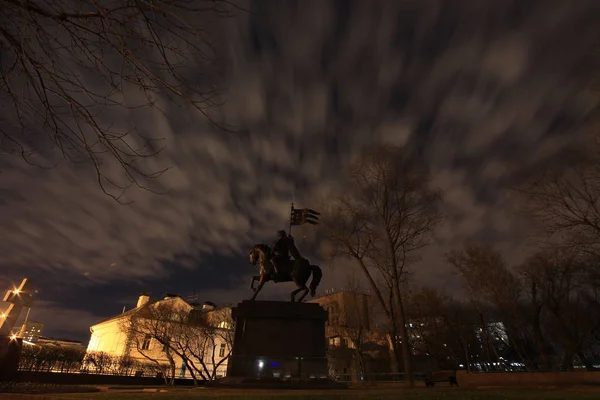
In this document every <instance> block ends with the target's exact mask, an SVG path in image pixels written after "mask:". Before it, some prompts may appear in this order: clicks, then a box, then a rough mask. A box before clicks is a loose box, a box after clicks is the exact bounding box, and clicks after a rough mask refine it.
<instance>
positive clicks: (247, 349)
mask: <svg viewBox="0 0 600 400" xmlns="http://www.w3.org/2000/svg"><path fill="white" fill-rule="evenodd" d="M232 316H233V319H234V321H235V336H234V342H233V349H232V353H231V356H230V358H229V360H228V363H227V377H226V378H224V380H223V382H222V383H226V382H227V381H229V382H232V383H234V382H237V383H242V382H246V383H250V382H256V381H263V382H267V381H270V382H273V383H276V382H280V381H291V380H293V381H309V380H314V381H315V382H316V381H324V380H327V372H328V371H327V356H326V339H325V322H326V321H327V311H325V310H324V309H323V308H322V307H321V306H320V305H319V304H316V303H291V302H282V301H250V300H246V301H243V302H241V303H239V304H238V305H237V307H235V308H234V309H233V310H232Z"/></svg>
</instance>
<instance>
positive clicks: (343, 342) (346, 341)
mask: <svg viewBox="0 0 600 400" xmlns="http://www.w3.org/2000/svg"><path fill="white" fill-rule="evenodd" d="M342 347H348V339H346V338H342Z"/></svg>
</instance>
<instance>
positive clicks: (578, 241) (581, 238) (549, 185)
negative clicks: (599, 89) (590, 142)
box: [517, 144, 600, 253]
mask: <svg viewBox="0 0 600 400" xmlns="http://www.w3.org/2000/svg"><path fill="white" fill-rule="evenodd" d="M588 147H590V148H592V149H594V150H596V154H595V155H593V156H582V157H581V158H580V159H579V160H577V162H574V163H572V165H570V166H567V167H564V168H561V169H560V170H557V169H550V170H548V171H546V173H545V174H543V175H542V176H539V177H537V178H536V179H535V180H533V181H531V182H527V183H526V184H524V185H522V187H520V188H518V190H517V193H518V194H519V195H520V196H518V197H519V198H520V199H521V200H522V201H523V203H522V204H523V206H524V207H523V209H524V211H526V212H527V213H529V214H530V215H533V216H534V219H535V220H536V221H537V222H538V225H539V227H540V232H539V235H538V236H541V237H542V238H543V239H544V240H545V241H549V242H550V243H551V245H552V246H553V247H555V246H557V245H560V246H562V247H577V248H578V250H580V251H588V252H591V253H597V252H598V245H600V164H599V163H598V154H597V150H598V148H597V144H596V147H594V146H588Z"/></svg>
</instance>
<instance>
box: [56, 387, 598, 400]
mask: <svg viewBox="0 0 600 400" xmlns="http://www.w3.org/2000/svg"><path fill="white" fill-rule="evenodd" d="M54 396H55V397H61V398H65V399H71V400H73V399H86V400H87V399H90V400H94V399H97V400H196V399H198V400H200V399H218V400H242V399H252V400H261V399H284V400H312V399H314V400H317V399H324V400H345V399H348V400H362V399H369V400H392V399H394V400H395V399H406V400H542V399H543V400H592V399H598V400H600V389H597V388H589V389H588V388H582V389H470V390H468V389H449V388H443V389H442V388H440V389H413V390H409V389H349V390H343V391H316V390H314V391H313V390H310V391H309V390H297V391H282V390H279V391H266V390H256V389H254V390H241V389H187V390H186V389H179V390H178V389H174V390H171V391H169V392H167V393H110V392H104V393H86V394H83V395H82V394H60V395H54Z"/></svg>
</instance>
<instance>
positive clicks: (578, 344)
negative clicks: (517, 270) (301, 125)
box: [521, 249, 600, 369]
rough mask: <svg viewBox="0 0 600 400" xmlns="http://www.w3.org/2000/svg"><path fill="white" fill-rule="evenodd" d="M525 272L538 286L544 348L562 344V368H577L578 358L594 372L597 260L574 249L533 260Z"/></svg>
mask: <svg viewBox="0 0 600 400" xmlns="http://www.w3.org/2000/svg"><path fill="white" fill-rule="evenodd" d="M521 271H522V274H523V276H525V277H526V278H527V279H528V280H529V282H531V283H532V284H535V288H536V299H537V300H536V303H537V304H538V307H537V308H538V309H537V313H538V314H537V323H538V324H539V325H540V326H542V327H543V329H540V332H539V333H538V335H539V336H540V337H539V338H538V340H540V341H541V343H540V346H544V347H545V346H546V342H547V341H548V340H553V341H555V342H556V343H557V344H558V345H559V347H560V348H561V349H562V353H563V357H562V358H563V360H562V369H571V368H573V363H574V359H575V358H577V359H579V361H580V362H581V363H582V364H583V365H584V366H585V367H586V368H587V369H593V363H592V362H591V360H590V357H589V356H588V353H590V352H594V351H595V350H594V348H595V347H596V346H597V341H598V337H597V334H598V332H599V330H600V313H598V309H599V307H600V302H599V301H600V297H599V295H600V293H599V292H598V286H597V280H596V278H595V277H596V275H597V272H596V271H597V260H596V258H595V257H593V258H590V256H588V255H586V254H582V253H580V252H575V251H573V249H554V250H549V251H545V252H542V253H539V254H537V255H535V256H533V257H531V258H530V259H529V260H528V261H527V262H526V263H524V264H523V265H522V266H521ZM541 331H543V332H544V333H545V335H546V337H542V336H541Z"/></svg>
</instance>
